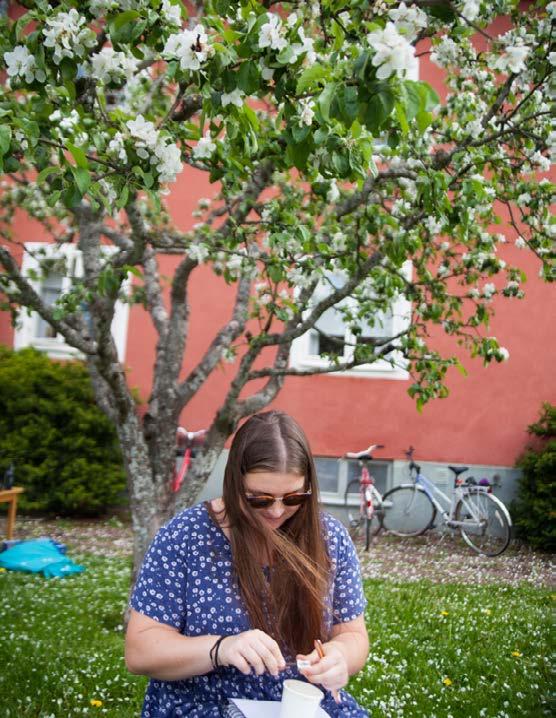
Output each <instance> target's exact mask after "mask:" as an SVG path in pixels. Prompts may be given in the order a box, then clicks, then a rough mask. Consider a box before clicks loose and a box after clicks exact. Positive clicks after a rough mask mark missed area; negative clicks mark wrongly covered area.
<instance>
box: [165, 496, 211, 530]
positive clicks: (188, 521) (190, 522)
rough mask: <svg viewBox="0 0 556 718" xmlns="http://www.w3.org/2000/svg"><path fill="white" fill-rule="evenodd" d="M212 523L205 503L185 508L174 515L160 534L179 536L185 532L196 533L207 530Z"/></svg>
mask: <svg viewBox="0 0 556 718" xmlns="http://www.w3.org/2000/svg"><path fill="white" fill-rule="evenodd" d="M208 525H210V518H209V515H208V511H207V508H206V506H205V505H204V504H203V503H200V504H195V505H194V506H189V507H188V508H186V509H183V510H182V511H180V512H179V513H177V514H176V515H175V516H173V517H172V518H171V519H170V520H169V521H168V522H167V523H166V524H165V525H164V526H163V527H162V528H161V529H160V530H159V532H158V533H159V535H161V536H165V537H173V538H177V537H180V536H182V535H184V534H186V535H187V536H191V535H194V534H195V533H197V532H198V531H201V532H203V533H204V532H205V531H206V528H207V526H208Z"/></svg>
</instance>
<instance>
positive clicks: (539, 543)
mask: <svg viewBox="0 0 556 718" xmlns="http://www.w3.org/2000/svg"><path fill="white" fill-rule="evenodd" d="M528 431H529V433H530V434H532V435H533V436H536V437H538V439H537V441H536V443H537V446H534V447H530V448H528V449H527V451H526V452H525V453H524V454H523V455H522V456H521V457H520V458H519V459H518V462H517V466H518V467H519V468H520V469H521V471H522V472H523V473H522V477H521V479H520V480H519V483H518V494H517V500H516V501H515V502H514V503H513V504H512V507H511V508H512V516H513V518H514V521H515V526H516V533H517V535H518V536H519V537H521V538H523V539H524V540H525V541H527V543H529V544H531V546H533V547H534V548H538V549H541V550H543V551H554V550H555V548H556V521H555V518H556V511H555V509H554V486H555V484H556V406H552V405H551V404H548V403H546V404H543V407H542V410H541V415H540V418H539V420H538V421H537V422H536V423H535V424H531V426H529V427H528Z"/></svg>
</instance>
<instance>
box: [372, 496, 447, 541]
mask: <svg viewBox="0 0 556 718" xmlns="http://www.w3.org/2000/svg"><path fill="white" fill-rule="evenodd" d="M382 506H383V513H382V526H383V528H384V529H386V531H389V532H390V533H392V534H394V536H420V535H421V534H424V533H425V531H427V529H429V528H431V526H432V525H433V524H434V519H435V516H436V507H435V505H434V504H433V503H432V501H431V500H430V499H429V497H428V496H427V494H426V493H425V492H424V491H423V490H422V489H420V488H418V487H416V486H397V487H396V488H394V489H391V490H390V491H387V492H386V493H385V494H384V496H383V497H382Z"/></svg>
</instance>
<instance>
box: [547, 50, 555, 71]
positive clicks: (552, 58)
mask: <svg viewBox="0 0 556 718" xmlns="http://www.w3.org/2000/svg"><path fill="white" fill-rule="evenodd" d="M548 62H549V63H550V64H551V65H552V66H553V67H554V65H556V52H549V53H548Z"/></svg>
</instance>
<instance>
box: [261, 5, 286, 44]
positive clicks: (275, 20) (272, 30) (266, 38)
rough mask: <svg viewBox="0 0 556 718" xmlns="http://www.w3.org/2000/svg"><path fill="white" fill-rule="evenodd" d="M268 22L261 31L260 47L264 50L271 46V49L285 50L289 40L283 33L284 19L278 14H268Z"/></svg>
mask: <svg viewBox="0 0 556 718" xmlns="http://www.w3.org/2000/svg"><path fill="white" fill-rule="evenodd" d="M267 17H268V22H266V23H265V24H264V25H263V26H262V27H261V31H260V33H259V47H260V48H261V50H263V49H264V48H265V47H269V48H270V49H271V50H283V49H284V48H285V47H286V46H287V44H288V41H287V40H286V38H285V37H284V36H283V35H282V20H281V19H280V17H279V16H278V15H274V14H271V15H267Z"/></svg>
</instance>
